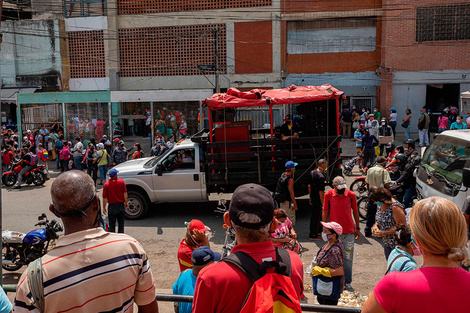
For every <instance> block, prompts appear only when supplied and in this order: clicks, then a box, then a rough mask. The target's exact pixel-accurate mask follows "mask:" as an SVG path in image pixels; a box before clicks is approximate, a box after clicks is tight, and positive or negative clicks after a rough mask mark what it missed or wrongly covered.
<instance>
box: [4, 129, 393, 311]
mask: <svg viewBox="0 0 470 313" xmlns="http://www.w3.org/2000/svg"><path fill="white" fill-rule="evenodd" d="M398 140H401V139H400V136H399V137H398V138H397V141H398ZM353 145H354V142H352V141H351V140H343V148H344V152H343V154H344V155H351V154H349V153H350V152H351V151H355V150H354V147H353ZM50 168H54V169H55V166H54V164H53V163H52V162H51V163H50ZM354 174H356V175H358V174H359V173H358V172H354ZM57 175H58V173H57V172H56V171H55V170H53V173H52V179H51V180H49V181H47V182H46V184H45V185H44V186H41V187H35V186H34V187H33V186H30V187H24V188H22V189H21V190H13V189H11V188H4V187H3V188H2V201H3V215H2V216H3V228H4V229H9V230H17V231H21V232H28V231H30V230H32V229H33V228H34V226H33V225H34V224H35V223H36V222H37V217H38V216H39V215H40V214H41V213H43V212H45V213H46V214H47V215H48V217H49V218H50V219H52V218H54V217H53V215H52V213H50V212H49V204H50V186H51V184H52V182H53V180H54V177H57ZM353 179H354V176H353V177H346V180H347V183H348V186H349V185H350V183H351V182H352V181H353ZM98 191H99V192H101V186H100V188H99V189H98ZM221 198H225V199H227V200H228V199H229V198H230V194H224V195H211V200H212V201H211V202H209V203H183V204H161V205H158V206H156V205H154V206H152V207H151V210H150V214H149V215H148V217H147V218H146V219H143V220H137V221H126V228H125V229H126V233H128V234H129V235H131V236H133V237H135V238H136V239H138V240H139V241H140V242H141V243H142V245H143V246H144V248H145V249H146V251H147V253H148V255H149V258H150V261H151V266H152V270H153V273H154V277H155V279H156V281H157V287H158V289H159V293H171V286H172V284H173V283H174V282H175V281H176V279H177V277H178V275H179V267H178V263H177V258H176V254H177V250H178V245H179V242H180V241H181V239H182V238H183V236H184V232H185V225H184V222H185V221H190V220H191V219H192V218H197V219H201V220H202V221H203V222H204V223H205V224H207V225H208V226H209V227H210V228H211V229H212V230H213V237H212V238H211V240H210V242H211V245H212V248H213V249H214V250H216V251H221V250H222V244H223V240H224V230H223V228H222V225H223V221H222V215H221V214H219V213H214V209H215V207H216V205H217V200H218V199H221ZM298 203H299V207H300V210H299V212H298V218H297V224H296V225H295V230H296V232H297V233H298V234H299V239H300V242H301V244H302V245H303V246H304V247H305V248H308V249H309V251H307V252H305V253H304V254H303V255H302V257H301V258H302V261H303V263H304V268H306V267H307V266H308V265H309V264H310V262H311V260H312V257H313V256H314V255H316V253H317V251H318V250H319V248H320V247H321V246H322V245H323V242H322V241H321V240H319V241H314V242H312V241H309V240H308V227H309V218H310V211H309V205H308V200H307V198H306V196H304V197H301V198H300V200H299V201H298ZM363 228H364V225H362V229H363ZM22 270H24V267H23V268H22V269H21V270H20V271H19V272H22ZM385 270H386V262H385V258H384V256H383V252H382V247H381V245H380V243H379V242H378V240H376V239H375V238H365V237H361V238H360V239H359V240H358V241H357V244H356V250H355V260H354V271H353V284H352V285H353V287H355V289H356V291H358V292H360V293H362V294H364V295H367V294H369V293H370V291H372V289H373V287H374V285H375V284H376V283H377V281H378V280H379V279H380V278H381V277H382V276H383V273H384V272H385ZM3 277H4V283H6V284H16V282H17V279H18V278H19V275H18V273H15V274H12V273H8V272H6V273H4V274H3ZM304 283H305V285H306V288H307V291H306V292H305V294H306V296H307V297H308V298H309V302H311V303H312V298H313V295H312V293H311V289H310V290H308V287H309V286H311V280H310V278H309V275H307V274H306V275H305V277H304ZM9 296H10V298H11V299H12V300H13V294H10V295H9ZM160 307H161V312H173V311H172V304H170V303H166V304H164V303H161V304H160Z"/></svg>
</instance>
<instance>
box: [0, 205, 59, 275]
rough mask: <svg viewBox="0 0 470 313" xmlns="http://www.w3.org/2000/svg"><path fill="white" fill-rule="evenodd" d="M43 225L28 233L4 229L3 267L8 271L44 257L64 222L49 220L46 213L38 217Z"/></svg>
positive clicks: (39, 223)
mask: <svg viewBox="0 0 470 313" xmlns="http://www.w3.org/2000/svg"><path fill="white" fill-rule="evenodd" d="M38 221H39V222H38V223H37V224H36V225H34V226H41V227H42V228H37V229H35V230H33V231H30V232H29V233H27V234H24V233H20V232H16V231H10V230H4V231H2V245H3V246H2V268H4V269H5V270H7V271H16V270H19V269H20V268H21V267H22V266H23V265H28V264H29V263H31V262H32V261H34V260H36V259H38V258H40V257H42V256H43V255H44V254H46V253H47V250H48V248H49V247H50V246H51V242H55V240H56V239H58V238H59V235H58V233H59V232H61V231H63V230H64V228H63V227H62V224H60V223H59V222H57V221H56V220H51V221H49V220H48V219H47V216H46V214H45V213H43V214H41V215H40V216H39V217H38Z"/></svg>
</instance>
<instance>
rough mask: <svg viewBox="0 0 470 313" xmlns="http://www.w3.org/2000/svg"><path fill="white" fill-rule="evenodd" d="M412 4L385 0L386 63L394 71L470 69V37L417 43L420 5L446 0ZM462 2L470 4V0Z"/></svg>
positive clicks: (437, 3) (384, 40)
mask: <svg viewBox="0 0 470 313" xmlns="http://www.w3.org/2000/svg"><path fill="white" fill-rule="evenodd" d="M408 3H409V1H404V0H395V1H390V0H385V1H384V8H385V14H386V15H385V16H384V23H383V34H384V39H383V42H382V44H383V50H382V51H383V54H382V60H383V61H382V62H383V64H384V66H385V67H386V68H390V69H391V70H393V71H429V70H453V69H470V58H469V57H468V56H469V55H470V40H450V41H433V42H416V8H417V7H418V6H421V7H422V6H434V5H442V4H443V2H442V1H437V0H425V1H420V2H419V5H415V4H413V5H410V4H408ZM459 3H462V4H463V3H467V4H470V1H468V0H467V1H460V2H459ZM391 8H393V10H392V9H391Z"/></svg>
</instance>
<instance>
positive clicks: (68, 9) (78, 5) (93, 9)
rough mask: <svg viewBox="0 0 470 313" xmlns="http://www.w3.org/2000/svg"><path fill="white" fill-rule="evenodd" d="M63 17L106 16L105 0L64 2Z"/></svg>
mask: <svg viewBox="0 0 470 313" xmlns="http://www.w3.org/2000/svg"><path fill="white" fill-rule="evenodd" d="M63 4H64V16H65V17H86V16H101V15H106V12H107V8H106V4H107V3H106V0H64V2H63Z"/></svg>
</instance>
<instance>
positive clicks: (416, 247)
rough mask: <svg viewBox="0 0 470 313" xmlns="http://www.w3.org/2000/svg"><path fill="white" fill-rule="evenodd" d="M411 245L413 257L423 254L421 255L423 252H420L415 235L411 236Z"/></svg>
mask: <svg viewBox="0 0 470 313" xmlns="http://www.w3.org/2000/svg"><path fill="white" fill-rule="evenodd" d="M411 244H412V249H413V255H416V256H420V255H421V254H422V253H421V250H419V248H418V245H417V244H416V241H415V239H414V237H413V235H411Z"/></svg>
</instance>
